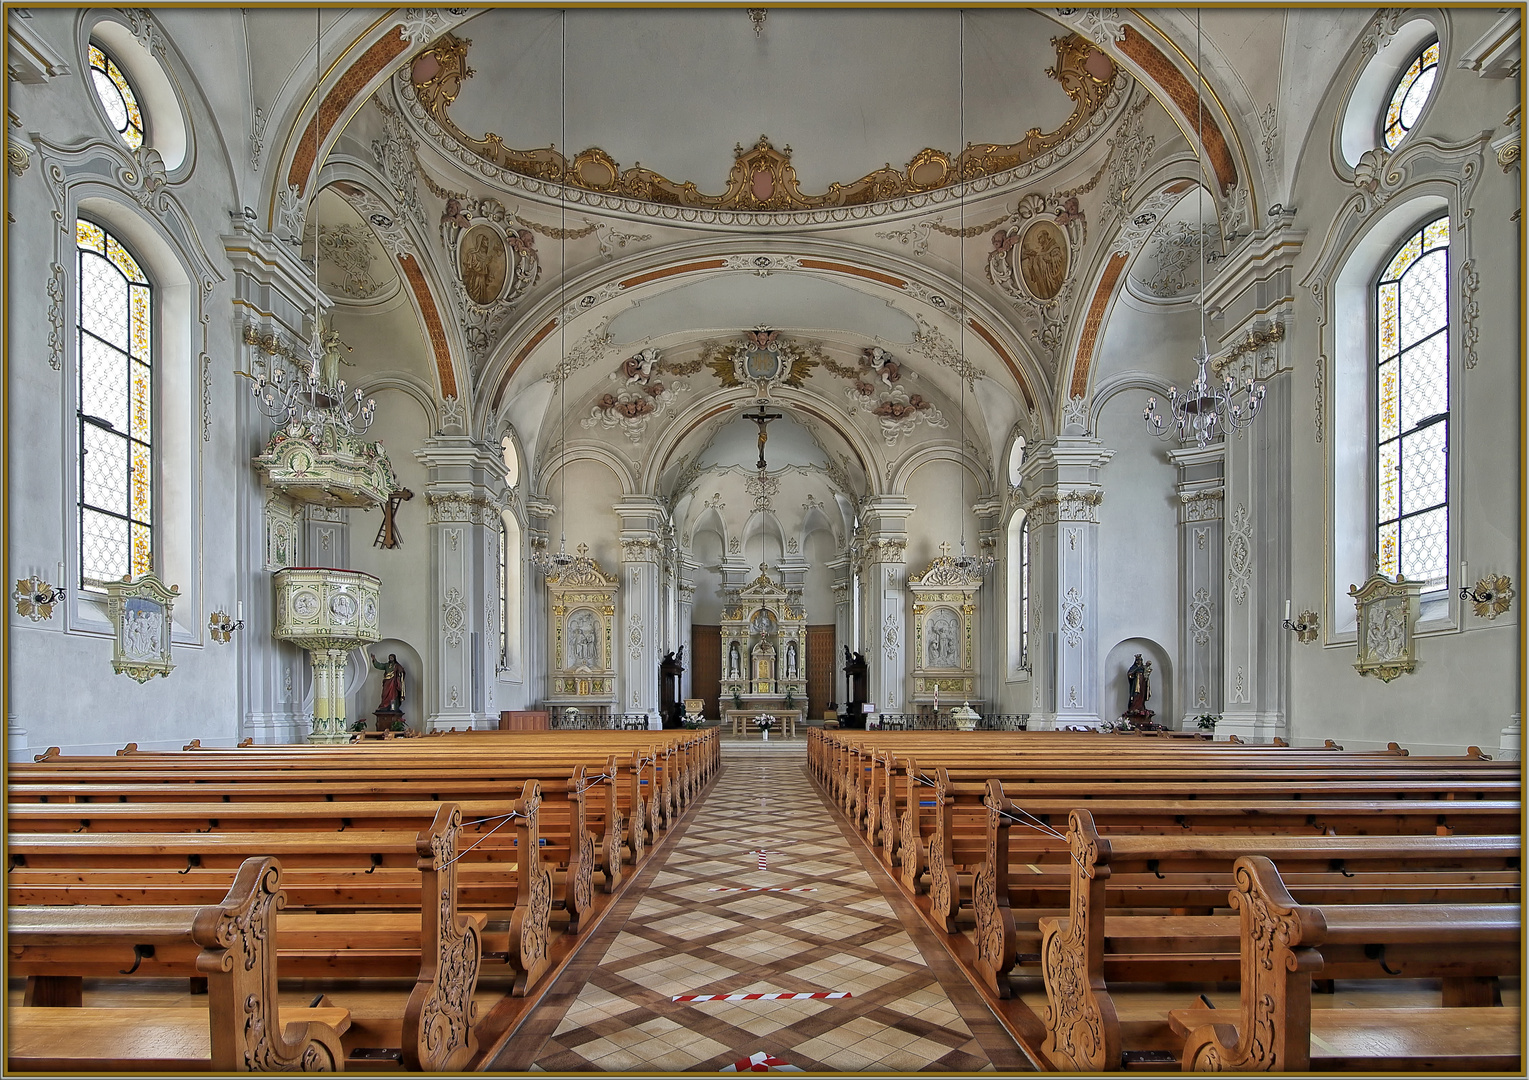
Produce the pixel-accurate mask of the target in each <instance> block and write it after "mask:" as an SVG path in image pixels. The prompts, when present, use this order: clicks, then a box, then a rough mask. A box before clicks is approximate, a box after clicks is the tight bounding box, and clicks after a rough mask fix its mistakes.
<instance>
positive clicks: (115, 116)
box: [90, 42, 144, 150]
mask: <svg viewBox="0 0 1529 1080" xmlns="http://www.w3.org/2000/svg"><path fill="white" fill-rule="evenodd" d="M90 80H91V85H92V86H94V88H95V92H96V97H97V98H98V99H99V100H100V102H101V108H103V109H105V110H106V117H107V119H108V120H110V121H111V123H112V125H113V126H114V127H115V128H116V130H117V137H118V138H120V139H121V140H122V141H123V142H124V143H125V144H126V145H127V148H128V149H129V150H136V149H138V148H139V147H140V146H142V145H143V131H144V124H143V110H142V109H141V108H140V107H139V105H138V94H137V92H136V91H135V90H134V89H133V84H132V83H130V82H128V80H127V76H126V75H124V74H123V73H122V69H121V68H120V67H119V66H118V65H117V62H116V61H115V60H113V59H112V57H111V54H110V53H108V52H107V51H106V50H105V49H103V48H101V46H99V45H97V44H95V43H94V42H92V43H91V46H90Z"/></svg>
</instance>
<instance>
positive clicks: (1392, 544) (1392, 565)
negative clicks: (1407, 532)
mask: <svg viewBox="0 0 1529 1080" xmlns="http://www.w3.org/2000/svg"><path fill="white" fill-rule="evenodd" d="M1396 533H1397V527H1396V522H1394V521H1391V522H1387V523H1386V524H1384V525H1382V526H1381V527H1380V544H1379V546H1378V548H1377V549H1376V554H1375V569H1376V570H1377V571H1379V572H1380V573H1382V574H1385V575H1386V576H1388V577H1395V576H1396V566H1397V558H1398V554H1399V553H1398V551H1397V544H1396Z"/></svg>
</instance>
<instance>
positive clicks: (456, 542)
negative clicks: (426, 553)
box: [414, 435, 504, 730]
mask: <svg viewBox="0 0 1529 1080" xmlns="http://www.w3.org/2000/svg"><path fill="white" fill-rule="evenodd" d="M414 456H415V458H417V459H418V460H419V461H420V463H421V464H423V465H424V466H425V467H426V469H427V470H428V479H427V482H426V487H425V502H426V504H427V506H428V508H429V509H428V515H429V517H428V520H429V526H428V527H429V531H430V572H431V578H432V582H433V584H434V590H433V591H434V597H433V601H434V602H433V603H432V604H431V606H430V620H429V625H430V640H431V642H432V643H433V645H432V649H431V656H430V659H429V661H428V662H427V663H426V672H425V675H426V677H425V679H424V680H423V681H424V683H425V685H424V701H425V727H426V730H439V729H441V728H449V727H458V728H463V727H468V728H472V727H492V726H495V725H496V723H497V721H495V720H492V719H491V718H492V717H493V716H495V715H497V714H494V713H492V712H491V706H490V704H489V702H490V699H491V697H492V690H490V688H489V683H490V673H492V672H493V671H494V668H495V657H494V653H495V651H496V649H497V647H498V641H499V635H498V629H497V623H496V622H495V620H496V619H497V618H498V603H497V596H496V589H497V586H498V581H497V577H498V551H497V546H498V543H499V505H500V498H501V488H502V487H503V483H504V465H503V459H502V458H501V457H500V455H499V453H498V452H497V449H496V448H494V447H489V446H484V445H482V444H480V443H477V442H475V441H473V440H472V439H470V438H467V437H466V436H460V435H438V436H436V437H435V438H433V439H431V440H429V441H428V442H426V443H425V445H424V446H422V447H420V448H419V449H418V450H416V451H415V452H414ZM432 669H433V670H432Z"/></svg>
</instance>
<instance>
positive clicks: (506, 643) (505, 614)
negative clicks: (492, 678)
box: [499, 514, 510, 666]
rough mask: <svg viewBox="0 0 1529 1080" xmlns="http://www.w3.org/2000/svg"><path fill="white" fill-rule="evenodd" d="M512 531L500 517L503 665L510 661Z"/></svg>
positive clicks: (501, 654)
mask: <svg viewBox="0 0 1529 1080" xmlns="http://www.w3.org/2000/svg"><path fill="white" fill-rule="evenodd" d="M509 549H510V531H509V529H508V528H506V527H505V524H504V516H503V515H502V514H501V515H500V517H499V663H500V665H501V666H503V665H504V664H506V663H508V661H509V648H510V638H509V625H510V612H509V606H510V596H509V585H510V583H509V575H508V574H507V573H506V570H507V569H508V568H507V567H506V565H505V564H506V561H507V560H508V558H509V555H508V552H509Z"/></svg>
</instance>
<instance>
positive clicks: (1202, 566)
mask: <svg viewBox="0 0 1529 1080" xmlns="http://www.w3.org/2000/svg"><path fill="white" fill-rule="evenodd" d="M1222 455H1223V449H1222V447H1221V445H1220V444H1219V443H1217V444H1216V445H1213V446H1208V447H1206V448H1205V449H1203V450H1202V449H1199V448H1197V447H1189V448H1187V449H1182V450H1170V451H1169V452H1168V457H1169V459H1170V460H1171V461H1172V462H1173V463H1174V464H1175V465H1176V466H1178V470H1179V475H1178V482H1177V484H1176V485H1175V488H1174V490H1175V491H1176V492H1177V493H1178V497H1179V662H1178V666H1177V685H1176V686H1175V687H1174V700H1175V701H1178V702H1180V703H1182V710H1183V711H1182V712H1181V714H1180V716H1179V724H1178V727H1179V729H1180V730H1181V731H1188V730H1194V729H1195V727H1196V724H1195V719H1194V718H1195V717H1197V716H1204V715H1207V714H1209V715H1219V714H1220V713H1221V708H1222V687H1223V672H1222V661H1223V658H1224V646H1225V641H1224V638H1223V635H1224V633H1225V629H1226V618H1225V612H1224V609H1223V606H1222V605H1223V601H1224V598H1225V592H1226V590H1225V579H1224V578H1223V577H1222V552H1223V549H1224V544H1225V539H1224V537H1223V524H1224V523H1223V521H1222V513H1221V503H1222V496H1223V494H1224V492H1223V488H1222V479H1221V466H1222ZM1162 719H1163V722H1164V723H1165V724H1169V725H1171V724H1172V719H1173V718H1172V717H1167V716H1165V717H1163V718H1162Z"/></svg>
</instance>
